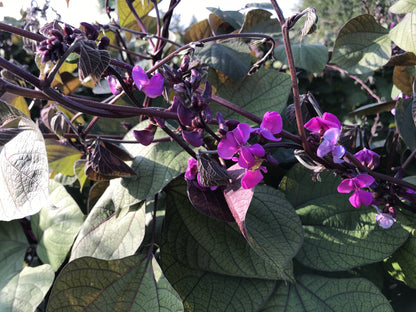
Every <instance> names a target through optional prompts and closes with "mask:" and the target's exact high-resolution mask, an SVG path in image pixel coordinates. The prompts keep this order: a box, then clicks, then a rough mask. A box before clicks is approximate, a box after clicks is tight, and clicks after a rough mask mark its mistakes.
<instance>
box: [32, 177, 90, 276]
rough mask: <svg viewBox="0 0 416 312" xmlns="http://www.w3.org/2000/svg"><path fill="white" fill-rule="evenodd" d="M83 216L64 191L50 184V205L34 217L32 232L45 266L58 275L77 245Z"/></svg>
mask: <svg viewBox="0 0 416 312" xmlns="http://www.w3.org/2000/svg"><path fill="white" fill-rule="evenodd" d="M83 221H84V215H83V213H82V212H81V210H80V209H79V207H78V205H77V203H76V202H75V200H74V199H73V198H72V197H71V195H69V194H68V192H67V191H66V189H65V187H64V186H62V185H61V184H59V183H57V182H55V181H54V180H49V201H48V203H47V204H45V205H43V208H42V210H41V211H40V212H39V213H38V214H36V215H34V216H32V218H31V224H32V230H33V233H34V234H35V236H36V238H37V239H38V241H39V244H38V245H37V247H36V252H37V255H38V256H39V258H40V259H41V260H42V262H43V263H49V264H50V265H51V266H52V268H53V269H54V270H55V271H57V270H58V269H59V267H60V266H61V264H62V263H63V262H64V260H65V258H66V256H67V255H68V252H69V250H70V249H71V246H72V244H73V242H74V239H75V236H76V235H77V233H78V231H79V229H80V227H81V225H82V222H83Z"/></svg>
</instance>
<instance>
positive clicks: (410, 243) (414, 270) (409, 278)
mask: <svg viewBox="0 0 416 312" xmlns="http://www.w3.org/2000/svg"><path fill="white" fill-rule="evenodd" d="M415 260H416V236H415V233H414V231H412V233H411V234H410V236H409V239H408V240H407V241H406V243H405V244H404V245H403V246H402V247H400V249H399V250H397V251H396V252H395V253H394V254H393V255H392V256H391V257H390V258H389V259H388V260H387V261H386V266H387V271H388V272H389V273H390V275H391V276H393V277H394V278H395V279H397V280H399V281H402V282H404V283H405V284H406V285H407V286H409V287H411V288H416V261H415Z"/></svg>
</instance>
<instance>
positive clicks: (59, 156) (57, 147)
mask: <svg viewBox="0 0 416 312" xmlns="http://www.w3.org/2000/svg"><path fill="white" fill-rule="evenodd" d="M45 143H46V151H47V153H48V162H49V167H50V168H51V169H52V170H55V171H56V172H60V173H62V174H64V175H68V176H73V175H74V163H75V162H76V161H77V160H78V159H80V158H81V156H82V154H81V152H80V151H79V150H77V149H76V148H75V147H73V146H72V145H71V144H69V143H68V142H67V141H57V140H52V139H48V140H46V142H45Z"/></svg>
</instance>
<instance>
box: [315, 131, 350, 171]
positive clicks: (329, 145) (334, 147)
mask: <svg viewBox="0 0 416 312" xmlns="http://www.w3.org/2000/svg"><path fill="white" fill-rule="evenodd" d="M340 133H341V131H340V129H338V128H330V129H328V130H326V131H325V134H324V136H323V141H322V143H321V144H320V145H319V147H318V150H317V151H316V154H317V155H318V156H319V157H324V156H325V155H326V154H328V153H329V152H332V157H333V160H334V163H337V164H340V163H342V162H343V160H342V159H341V158H342V157H343V156H344V154H345V147H343V146H342V145H338V144H337V142H338V139H339V135H340Z"/></svg>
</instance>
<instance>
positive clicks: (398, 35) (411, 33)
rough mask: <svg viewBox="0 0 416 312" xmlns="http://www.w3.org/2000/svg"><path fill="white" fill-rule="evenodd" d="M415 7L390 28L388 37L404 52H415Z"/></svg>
mask: <svg viewBox="0 0 416 312" xmlns="http://www.w3.org/2000/svg"><path fill="white" fill-rule="evenodd" d="M415 38H416V9H413V11H411V13H410V14H407V15H406V16H405V17H404V18H403V19H402V20H401V21H400V23H399V24H397V25H396V26H395V27H394V28H393V29H392V30H390V39H391V40H393V41H394V43H395V44H397V45H398V46H399V47H400V48H401V49H403V50H405V51H406V52H413V53H416V41H415Z"/></svg>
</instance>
